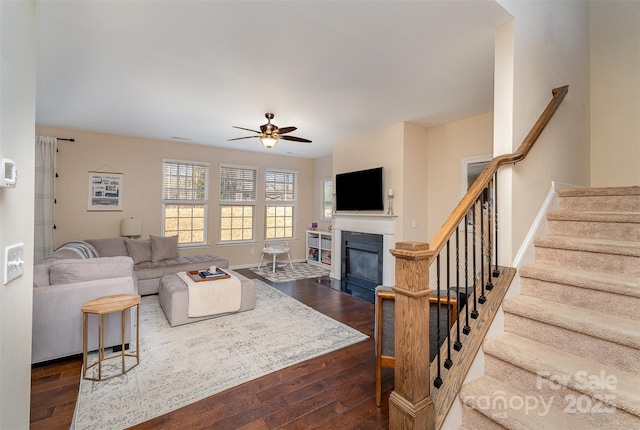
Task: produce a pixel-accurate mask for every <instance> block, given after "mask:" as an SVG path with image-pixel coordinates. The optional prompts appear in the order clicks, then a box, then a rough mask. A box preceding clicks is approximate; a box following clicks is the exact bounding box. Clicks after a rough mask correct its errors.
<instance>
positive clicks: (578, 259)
mask: <svg viewBox="0 0 640 430" xmlns="http://www.w3.org/2000/svg"><path fill="white" fill-rule="evenodd" d="M536 263H541V264H548V265H551V266H558V267H565V268H567V269H571V270H576V269H579V270H585V271H597V272H604V273H618V274H625V275H632V276H638V275H640V258H638V257H634V256H628V255H614V254H602V253H594V252H585V251H574V250H568V249H557V248H544V247H540V246H537V247H536Z"/></svg>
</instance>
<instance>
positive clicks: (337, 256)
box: [331, 213, 398, 287]
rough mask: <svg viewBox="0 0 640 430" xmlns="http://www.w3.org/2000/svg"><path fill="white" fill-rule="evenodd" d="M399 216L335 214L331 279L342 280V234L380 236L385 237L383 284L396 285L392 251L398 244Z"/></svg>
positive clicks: (383, 243)
mask: <svg viewBox="0 0 640 430" xmlns="http://www.w3.org/2000/svg"><path fill="white" fill-rule="evenodd" d="M397 218H398V216H397V215H387V214H353V213H351V214H346V213H345V214H342V213H340V214H338V213H336V214H333V241H332V242H333V244H334V246H333V258H332V259H331V261H332V263H331V277H332V278H334V279H340V277H341V264H342V232H343V231H355V232H358V233H371V234H380V235H382V236H383V240H382V246H383V257H382V284H383V285H385V286H389V287H391V286H393V285H395V258H394V257H393V255H391V252H390V250H391V249H393V248H394V247H395V244H396V220H397Z"/></svg>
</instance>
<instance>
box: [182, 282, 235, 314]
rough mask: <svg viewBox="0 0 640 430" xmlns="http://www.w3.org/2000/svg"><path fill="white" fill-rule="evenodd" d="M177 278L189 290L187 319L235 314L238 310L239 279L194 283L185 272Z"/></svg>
mask: <svg viewBox="0 0 640 430" xmlns="http://www.w3.org/2000/svg"><path fill="white" fill-rule="evenodd" d="M177 275H178V277H179V278H180V279H182V280H183V281H184V283H185V284H187V287H188V288H189V311H188V315H189V318H194V317H204V316H208V315H217V314H224V313H228V312H237V311H239V310H240V304H241V300H242V292H241V289H240V279H238V278H237V277H236V276H233V275H231V277H230V278H226V279H216V280H215V281H205V282H195V281H194V280H193V279H191V278H190V277H189V275H188V274H187V273H186V272H178V273H177Z"/></svg>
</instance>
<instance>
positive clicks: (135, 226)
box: [120, 218, 142, 237]
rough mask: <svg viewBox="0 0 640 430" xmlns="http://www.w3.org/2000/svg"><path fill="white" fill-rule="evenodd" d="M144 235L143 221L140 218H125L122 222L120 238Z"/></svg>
mask: <svg viewBox="0 0 640 430" xmlns="http://www.w3.org/2000/svg"><path fill="white" fill-rule="evenodd" d="M141 234H142V220H141V219H139V218H123V219H122V220H121V221H120V236H129V237H133V236H140V235H141Z"/></svg>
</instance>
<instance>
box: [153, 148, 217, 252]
mask: <svg viewBox="0 0 640 430" xmlns="http://www.w3.org/2000/svg"><path fill="white" fill-rule="evenodd" d="M162 163H163V167H162V208H163V217H164V219H163V223H162V225H163V232H162V234H163V236H178V243H179V244H204V243H206V240H207V222H206V220H207V208H208V205H209V186H208V184H209V163H200V162H193V161H179V160H163V161H162Z"/></svg>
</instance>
